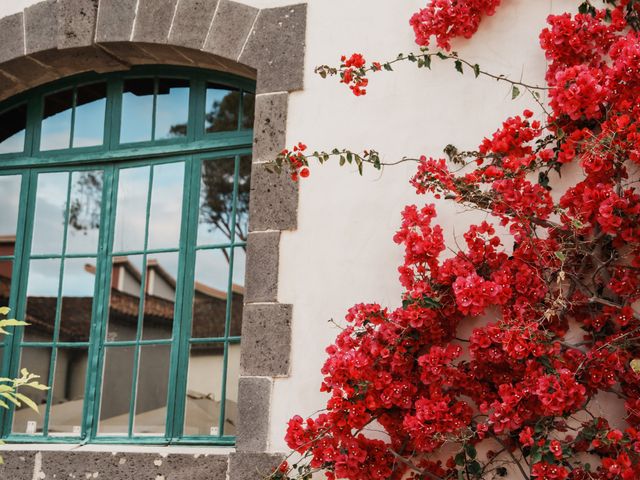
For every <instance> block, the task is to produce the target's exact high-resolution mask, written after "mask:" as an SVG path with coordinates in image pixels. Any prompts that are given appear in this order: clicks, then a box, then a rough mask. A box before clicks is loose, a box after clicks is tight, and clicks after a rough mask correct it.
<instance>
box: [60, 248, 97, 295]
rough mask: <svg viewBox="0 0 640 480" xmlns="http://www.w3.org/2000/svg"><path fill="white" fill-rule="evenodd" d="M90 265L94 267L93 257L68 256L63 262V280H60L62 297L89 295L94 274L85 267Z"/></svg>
mask: <svg viewBox="0 0 640 480" xmlns="http://www.w3.org/2000/svg"><path fill="white" fill-rule="evenodd" d="M86 265H92V266H93V267H94V269H95V265H96V260H95V259H94V258H70V259H67V260H65V262H64V280H63V281H62V295H63V296H64V297H91V296H93V286H94V283H95V275H94V274H93V273H91V272H89V271H87V268H85V266H86Z"/></svg>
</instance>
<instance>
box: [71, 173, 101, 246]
mask: <svg viewBox="0 0 640 480" xmlns="http://www.w3.org/2000/svg"><path fill="white" fill-rule="evenodd" d="M102 186H103V172H102V171H89V172H73V173H72V175H71V197H70V200H69V204H70V206H69V228H68V229H67V253H96V252H97V250H98V237H99V234H100V213H101V207H102Z"/></svg>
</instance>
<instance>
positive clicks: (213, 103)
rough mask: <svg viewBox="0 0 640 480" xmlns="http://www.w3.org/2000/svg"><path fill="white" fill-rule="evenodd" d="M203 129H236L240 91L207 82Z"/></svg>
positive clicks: (223, 130)
mask: <svg viewBox="0 0 640 480" xmlns="http://www.w3.org/2000/svg"><path fill="white" fill-rule="evenodd" d="M206 102H207V104H206V107H207V110H206V113H205V125H204V127H205V131H206V132H207V133H213V132H228V131H232V130H237V129H238V115H239V112H240V91H239V90H237V89H235V88H233V87H227V86H224V85H218V84H215V83H208V84H207V98H206Z"/></svg>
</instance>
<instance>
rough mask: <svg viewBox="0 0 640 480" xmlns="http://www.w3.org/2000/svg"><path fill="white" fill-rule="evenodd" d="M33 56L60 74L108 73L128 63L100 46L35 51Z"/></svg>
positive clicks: (124, 66) (120, 68)
mask: <svg viewBox="0 0 640 480" xmlns="http://www.w3.org/2000/svg"><path fill="white" fill-rule="evenodd" d="M32 57H33V58H35V59H37V60H38V62H40V63H42V64H44V65H47V66H48V67H49V68H50V69H52V70H54V71H55V72H56V73H57V74H58V75H59V76H68V75H74V74H76V73H82V72H90V71H94V72H98V73H107V72H113V71H117V70H122V69H124V68H127V67H128V65H125V64H123V63H122V62H119V61H117V60H116V59H115V58H113V57H112V56H111V55H109V54H107V53H106V52H105V51H103V50H102V49H100V48H99V47H95V46H94V47H84V48H68V49H65V50H48V51H45V52H39V53H34V54H33V55H32Z"/></svg>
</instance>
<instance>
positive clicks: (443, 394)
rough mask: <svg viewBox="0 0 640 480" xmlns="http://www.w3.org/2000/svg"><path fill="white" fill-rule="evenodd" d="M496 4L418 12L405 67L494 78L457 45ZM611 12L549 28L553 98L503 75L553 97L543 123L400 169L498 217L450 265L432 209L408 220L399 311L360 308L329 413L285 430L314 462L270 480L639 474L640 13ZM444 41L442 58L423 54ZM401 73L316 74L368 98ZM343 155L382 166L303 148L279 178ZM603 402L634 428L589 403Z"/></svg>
mask: <svg viewBox="0 0 640 480" xmlns="http://www.w3.org/2000/svg"><path fill="white" fill-rule="evenodd" d="M498 4H499V0H473V1H466V2H457V1H455V0H433V1H431V2H430V3H429V5H428V6H427V7H426V8H425V9H423V10H421V11H420V12H418V13H416V14H415V15H414V16H413V17H412V18H411V26H412V27H413V29H414V31H415V34H416V42H417V43H418V45H420V46H421V47H422V49H421V50H420V53H418V54H409V55H401V56H399V57H398V59H396V60H394V61H393V62H395V61H404V60H408V61H412V62H415V63H418V66H427V67H428V66H430V60H431V58H432V57H433V56H436V57H438V58H440V59H443V60H452V61H453V62H454V63H455V67H456V69H458V70H459V71H461V72H462V71H463V67H464V68H465V69H466V70H470V71H473V73H475V75H476V76H478V75H480V74H487V75H491V74H488V73H486V72H483V71H482V70H481V69H480V68H479V67H478V66H477V65H475V64H473V63H471V62H467V61H464V60H462V59H460V58H459V57H458V55H457V54H455V53H454V52H451V51H450V48H451V41H452V40H453V39H454V38H456V37H465V38H469V37H471V36H472V35H473V33H474V32H475V31H476V30H477V29H478V26H479V23H480V21H481V18H482V16H483V15H491V14H493V13H494V11H495V10H496V8H497V7H498ZM605 5H606V8H601V9H599V8H596V7H594V6H592V5H591V4H590V3H584V4H582V5H581V6H580V8H579V10H578V12H576V13H564V14H562V15H551V16H549V18H548V26H547V27H546V28H545V29H544V30H543V31H542V32H541V34H540V44H541V46H542V49H543V50H544V52H545V54H546V56H547V59H548V71H547V75H546V82H547V84H546V85H545V86H543V87H541V88H538V87H535V86H531V85H526V84H523V83H520V82H511V81H509V80H507V79H506V78H505V77H501V76H494V78H496V79H498V80H504V81H508V82H510V83H511V86H512V88H516V89H517V88H525V89H527V90H529V91H530V92H531V93H533V94H534V97H535V98H536V100H538V101H540V95H538V94H537V92H539V91H540V90H547V94H548V98H549V102H548V105H544V104H542V103H540V105H541V108H543V111H544V112H545V113H544V116H545V120H544V122H540V121H537V120H533V112H531V111H529V110H525V111H524V112H523V113H522V114H521V115H518V116H514V117H511V118H508V119H507V120H505V121H504V123H503V124H502V126H501V127H500V128H499V129H498V130H497V131H496V132H495V133H493V134H492V135H490V136H488V137H487V138H485V139H484V140H483V141H482V142H481V144H480V145H479V146H478V149H477V150H476V151H473V152H458V151H457V150H456V149H455V148H454V147H452V146H449V147H448V148H447V149H446V150H445V151H446V154H447V157H446V158H427V157H421V158H419V159H403V160H401V161H416V162H417V164H418V168H417V172H416V174H415V176H414V177H413V178H412V179H411V185H412V186H413V188H415V190H416V192H417V193H418V194H421V195H425V196H427V197H430V196H433V197H435V198H441V199H445V200H449V201H453V202H457V203H459V204H462V205H464V206H466V207H471V208H474V209H477V210H480V211H483V212H488V213H489V216H488V217H487V220H485V221H483V222H481V223H479V224H477V225H472V226H471V227H470V228H469V229H468V231H466V232H465V233H464V242H465V245H464V246H462V247H460V249H459V250H458V251H457V252H455V254H453V255H451V254H449V253H448V252H445V240H444V232H443V229H442V227H441V226H439V225H438V224H437V211H436V206H435V205H434V204H433V203H431V202H430V201H429V200H427V201H426V202H425V204H424V205H419V206H418V205H410V206H407V207H406V208H405V209H404V211H403V212H402V225H401V227H400V229H399V230H398V232H397V233H396V235H395V237H394V241H395V242H396V243H398V244H400V245H402V246H403V247H404V250H405V257H404V262H403V264H402V265H401V266H400V267H399V274H400V282H401V283H402V286H403V287H404V292H405V293H404V294H403V297H402V306H401V307H399V308H396V309H387V308H384V307H382V306H381V305H378V304H358V305H355V306H354V307H353V308H351V309H350V310H349V312H348V314H347V316H346V321H347V327H346V328H345V329H344V330H343V331H342V332H341V333H340V334H339V335H338V337H337V339H336V340H335V343H334V344H333V345H331V346H329V347H328V348H327V354H328V359H327V360H326V363H325V364H324V367H323V369H322V373H323V375H324V381H323V383H322V386H321V390H322V391H323V392H326V393H327V394H328V395H329V400H328V402H327V406H326V410H324V411H323V412H322V413H320V414H318V415H316V416H314V417H312V418H307V419H304V418H302V417H300V416H295V417H293V418H292V419H291V420H290V422H289V425H288V430H287V436H286V441H287V443H288V445H289V446H290V447H291V448H292V449H293V450H294V451H295V452H297V454H298V456H300V457H301V459H300V460H299V461H296V463H295V464H293V465H289V464H288V463H286V462H285V463H283V464H282V465H281V466H280V468H279V469H278V470H277V471H276V472H274V473H273V474H272V478H274V479H288V478H311V474H312V473H313V472H315V471H324V472H325V474H326V477H327V478H328V479H330V480H332V479H348V480H383V479H384V480H400V479H402V478H413V479H433V480H444V479H447V480H449V479H463V480H464V479H479V478H482V479H486V478H499V477H509V478H523V479H527V480H529V479H531V480H534V479H535V480H563V479H571V480H587V479H601V480H617V479H623V480H631V479H637V478H640V314H639V313H638V301H639V300H640V192H639V190H638V185H639V183H640V175H639V173H638V172H639V171H640V170H639V167H640V100H639V99H640V34H639V33H638V27H639V26H640V23H639V22H638V11H639V8H640V4H639V3H637V2H635V1H633V0H623V1H617V0H610V1H608V2H606V3H605ZM433 38H435V41H436V44H437V46H438V47H440V48H441V49H443V51H437V52H432V51H430V50H428V47H429V44H430V42H432V39H433ZM393 62H373V63H371V64H370V65H368V64H367V62H366V60H365V59H364V58H363V57H362V56H361V55H358V54H355V55H353V56H351V57H346V56H345V57H343V59H342V62H341V65H340V67H338V68H331V67H327V66H322V67H319V69H318V72H319V73H320V74H321V75H323V76H326V75H336V74H339V75H340V77H341V81H342V82H343V83H345V84H346V85H348V86H349V87H350V89H351V90H352V92H353V93H354V94H355V95H362V94H364V93H366V87H367V84H368V79H367V75H368V74H369V73H370V72H378V71H384V70H391V69H392V67H391V63H393ZM518 92H519V90H518V91H517V92H514V95H516V94H517V93H518ZM332 157H338V158H339V160H340V163H355V164H356V165H357V166H358V167H359V169H362V166H363V165H365V164H372V165H373V166H374V167H376V168H381V167H382V166H383V165H384V163H383V162H381V160H380V155H379V154H378V152H376V151H373V150H371V151H366V152H364V153H362V154H357V153H354V152H351V151H349V150H340V149H335V150H332V151H330V152H313V153H309V152H308V151H307V147H306V146H305V145H303V144H298V145H297V146H296V147H295V148H294V149H292V150H291V151H290V150H285V151H283V152H282V153H281V154H280V155H279V156H278V158H277V159H276V160H275V161H274V163H273V165H271V168H272V169H275V170H282V169H287V170H288V171H289V172H290V174H291V175H292V177H293V178H294V180H297V179H298V177H299V176H301V177H306V176H308V174H309V161H310V160H311V159H313V158H315V159H316V160H319V161H320V162H324V161H327V160H329V159H330V158H332ZM568 164H576V165H577V167H578V168H579V170H580V172H579V174H577V175H576V174H573V178H574V182H573V183H572V184H571V185H569V187H568V188H566V187H565V188H564V189H563V190H562V191H561V192H559V195H558V196H557V197H552V195H551V192H552V189H553V181H551V180H550V179H551V178H552V177H553V175H552V172H562V171H563V169H564V168H565V166H566V165H568ZM554 198H557V199H558V198H559V200H557V199H556V200H554ZM498 230H499V231H500V232H504V231H506V232H508V233H509V235H508V236H507V237H505V236H504V235H502V236H500V235H498ZM505 238H508V239H509V240H508V241H506V240H505ZM481 316H482V317H483V320H480V319H479V318H478V317H481ZM487 317H489V318H490V320H489V321H485V320H484V319H486V318H487ZM469 323H472V324H473V325H474V327H475V328H473V329H472V332H471V334H470V335H469V336H467V337H466V338H464V337H461V336H460V335H461V333H460V331H461V326H466V325H468V324H469ZM465 330H466V329H465ZM576 332H578V335H576ZM603 396H606V397H607V398H608V400H607V401H610V402H614V403H615V402H618V403H620V404H621V405H622V407H623V408H624V411H625V412H626V416H625V418H622V419H621V418H613V417H612V418H609V417H607V413H606V412H604V413H603V412H602V411H598V410H597V409H594V408H593V405H594V403H597V402H599V401H601V400H602V398H603ZM371 431H376V432H378V433H377V434H370V432H371ZM380 431H383V432H384V435H380V434H379V432H380ZM445 446H446V447H447V448H446V449H444V448H443V447H445Z"/></svg>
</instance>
